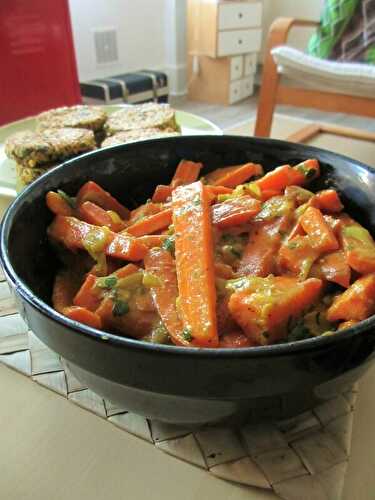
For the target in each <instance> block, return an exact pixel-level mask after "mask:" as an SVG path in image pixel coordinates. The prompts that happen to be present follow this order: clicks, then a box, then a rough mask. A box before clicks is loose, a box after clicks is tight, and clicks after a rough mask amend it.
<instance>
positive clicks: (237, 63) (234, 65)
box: [230, 56, 243, 81]
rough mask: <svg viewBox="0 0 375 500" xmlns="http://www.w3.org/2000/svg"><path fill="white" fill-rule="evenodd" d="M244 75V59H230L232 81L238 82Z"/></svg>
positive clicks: (238, 57)
mask: <svg viewBox="0 0 375 500" xmlns="http://www.w3.org/2000/svg"><path fill="white" fill-rule="evenodd" d="M242 73H243V57H242V56H236V57H231V59H230V80H231V81H232V80H238V79H239V78H241V76H242Z"/></svg>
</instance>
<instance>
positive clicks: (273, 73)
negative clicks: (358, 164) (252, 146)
mask: <svg viewBox="0 0 375 500" xmlns="http://www.w3.org/2000/svg"><path fill="white" fill-rule="evenodd" d="M317 25H318V23H317V22H314V21H305V20H297V19H293V18H279V19H277V20H276V21H274V23H273V24H272V26H271V28H270V32H269V36H268V43H267V49H266V53H265V59H264V66H263V75H262V84H261V89H260V96H259V103H258V109H257V119H256V126H255V135H257V136H263V137H268V136H269V135H270V131H271V126H272V118H273V114H274V110H275V107H276V105H277V104H289V105H292V106H302V107H311V108H316V109H320V110H324V111H335V112H341V113H349V114H356V115H362V116H367V117H375V92H374V89H375V66H372V65H370V64H359V63H345V62H336V61H328V60H323V59H318V58H317V57H313V56H310V55H307V54H305V53H303V52H302V51H299V50H296V49H294V48H292V47H289V46H287V45H286V43H287V40H288V34H289V32H290V30H291V28H292V27H294V26H302V27H303V26H306V27H308V26H317ZM285 77H287V80H288V81H287V83H284V78H285ZM337 132H338V130H336V133H337Z"/></svg>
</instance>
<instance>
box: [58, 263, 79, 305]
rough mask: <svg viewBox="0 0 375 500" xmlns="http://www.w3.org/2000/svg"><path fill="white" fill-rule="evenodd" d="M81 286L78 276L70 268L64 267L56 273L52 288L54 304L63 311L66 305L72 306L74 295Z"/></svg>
mask: <svg viewBox="0 0 375 500" xmlns="http://www.w3.org/2000/svg"><path fill="white" fill-rule="evenodd" d="M78 288H79V282H77V276H76V274H75V273H74V271H72V270H70V269H63V270H62V271H59V272H58V273H57V274H56V277H55V282H54V284H53V289H52V305H53V307H54V309H56V311H58V312H60V313H62V311H63V309H64V308H65V307H68V306H71V305H72V303H73V297H74V295H75V294H76V292H77V289H78Z"/></svg>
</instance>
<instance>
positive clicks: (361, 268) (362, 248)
mask: <svg viewBox="0 0 375 500" xmlns="http://www.w3.org/2000/svg"><path fill="white" fill-rule="evenodd" d="M340 221H341V228H340V229H341V240H342V244H343V247H344V250H345V255H346V259H347V261H348V264H349V266H350V267H351V268H352V269H354V271H357V272H358V273H360V274H368V273H373V272H375V242H374V240H373V238H372V236H371V234H370V233H369V232H368V231H367V229H365V228H364V227H363V226H361V225H360V224H358V222H356V221H354V220H353V219H351V218H350V217H348V216H342V217H340Z"/></svg>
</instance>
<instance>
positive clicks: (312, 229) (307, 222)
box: [299, 207, 339, 252]
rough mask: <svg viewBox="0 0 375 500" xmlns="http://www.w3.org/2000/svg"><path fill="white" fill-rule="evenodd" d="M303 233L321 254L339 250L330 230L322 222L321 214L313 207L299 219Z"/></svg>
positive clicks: (323, 221) (325, 223) (324, 222)
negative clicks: (304, 232)
mask: <svg viewBox="0 0 375 500" xmlns="http://www.w3.org/2000/svg"><path fill="white" fill-rule="evenodd" d="M299 222H300V223H301V226H302V227H303V229H304V231H306V233H307V234H308V235H309V236H310V238H311V244H312V245H313V247H314V248H316V249H318V250H320V251H321V252H330V251H332V250H337V249H338V248H339V242H338V241H337V238H336V236H335V235H334V233H333V231H332V229H331V228H330V227H329V226H328V224H327V222H326V221H325V220H324V217H323V214H322V212H321V211H320V210H318V209H317V208H315V207H308V208H307V209H306V210H305V212H304V213H303V214H302V215H301V217H300V218H299Z"/></svg>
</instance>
